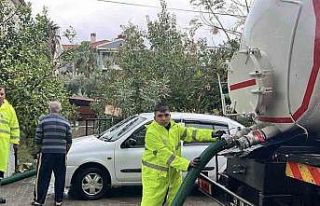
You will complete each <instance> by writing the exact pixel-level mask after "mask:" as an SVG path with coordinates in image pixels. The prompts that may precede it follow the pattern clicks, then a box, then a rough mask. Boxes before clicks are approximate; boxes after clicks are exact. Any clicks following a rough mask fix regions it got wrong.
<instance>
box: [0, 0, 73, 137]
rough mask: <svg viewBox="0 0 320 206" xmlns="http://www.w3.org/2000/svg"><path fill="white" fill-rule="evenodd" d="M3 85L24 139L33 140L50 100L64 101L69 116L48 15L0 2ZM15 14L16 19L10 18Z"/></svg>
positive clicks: (0, 0) (0, 75) (0, 76)
mask: <svg viewBox="0 0 320 206" xmlns="http://www.w3.org/2000/svg"><path fill="white" fill-rule="evenodd" d="M0 10H1V11H3V12H1V14H0V21H1V22H0V24H1V25H2V26H1V35H0V47H1V49H0V83H1V84H5V85H6V87H7V98H8V99H9V101H10V102H11V103H12V104H13V106H14V107H15V109H16V111H17V116H18V119H19V122H20V125H21V130H22V140H23V141H25V139H26V138H32V137H33V136H34V132H35V126H36V124H37V122H38V118H39V117H40V115H42V114H44V113H46V112H47V103H48V101H50V100H54V99H58V100H60V101H62V103H63V106H64V108H65V110H64V112H65V114H67V115H68V114H70V113H69V112H70V111H71V110H70V106H69V103H68V99H67V96H68V94H67V93H66V92H65V90H64V88H63V84H62V82H61V81H60V80H59V79H58V78H57V77H56V76H55V75H54V70H53V67H54V65H53V62H52V47H51V46H50V44H49V43H50V42H51V41H52V36H51V35H49V34H50V33H52V31H51V29H52V28H51V27H52V23H50V22H51V21H49V19H48V17H47V16H46V13H43V14H38V15H37V16H36V17H35V18H33V17H32V15H31V5H30V4H28V5H26V6H20V7H19V8H17V9H15V8H12V7H10V6H8V4H7V3H6V1H4V0H0ZM12 13H14V18H10V19H6V16H8V14H12Z"/></svg>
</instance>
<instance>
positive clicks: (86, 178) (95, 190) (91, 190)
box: [72, 168, 110, 200]
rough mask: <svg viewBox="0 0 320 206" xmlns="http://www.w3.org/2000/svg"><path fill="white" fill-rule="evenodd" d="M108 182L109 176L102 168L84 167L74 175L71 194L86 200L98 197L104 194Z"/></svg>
mask: <svg viewBox="0 0 320 206" xmlns="http://www.w3.org/2000/svg"><path fill="white" fill-rule="evenodd" d="M109 184H110V182H109V178H108V176H107V174H105V172H103V170H101V169H99V168H85V169H83V170H81V171H80V172H79V173H78V175H77V176H76V178H75V182H74V185H72V190H73V191H72V194H76V196H77V197H79V198H81V199H86V200H96V199H100V198H101V197H103V196H104V195H105V194H106V192H107V190H108V187H109ZM73 196H74V195H73Z"/></svg>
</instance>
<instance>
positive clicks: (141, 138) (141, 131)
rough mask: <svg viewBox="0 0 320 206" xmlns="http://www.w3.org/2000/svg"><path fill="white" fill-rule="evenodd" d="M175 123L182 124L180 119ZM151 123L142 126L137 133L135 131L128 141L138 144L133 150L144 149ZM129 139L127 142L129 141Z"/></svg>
mask: <svg viewBox="0 0 320 206" xmlns="http://www.w3.org/2000/svg"><path fill="white" fill-rule="evenodd" d="M174 121H175V122H181V120H180V119H174ZM150 123H151V122H148V123H146V124H145V125H143V126H141V127H140V128H139V129H137V130H136V131H134V132H133V133H132V134H131V135H130V137H129V138H128V139H134V140H136V144H135V146H133V148H141V147H144V144H145V141H144V138H145V136H146V131H147V128H146V125H148V124H150ZM128 139H127V140H128ZM123 147H125V146H124V145H123V146H122V148H123Z"/></svg>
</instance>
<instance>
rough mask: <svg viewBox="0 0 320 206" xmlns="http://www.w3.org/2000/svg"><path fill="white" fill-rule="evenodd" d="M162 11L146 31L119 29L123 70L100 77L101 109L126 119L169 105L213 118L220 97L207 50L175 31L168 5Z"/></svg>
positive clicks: (119, 59) (119, 55)
mask: <svg viewBox="0 0 320 206" xmlns="http://www.w3.org/2000/svg"><path fill="white" fill-rule="evenodd" d="M161 5H162V10H161V12H160V13H159V14H158V18H157V19H155V20H152V21H151V20H150V19H147V31H142V30H141V29H139V28H138V27H137V26H135V25H132V24H129V25H127V26H123V36H124V37H125V39H126V43H125V44H124V46H122V47H121V48H120V51H119V53H118V55H117V56H118V57H117V63H118V64H119V66H120V68H121V70H120V71H119V70H108V71H106V72H104V73H103V74H102V75H101V76H100V78H101V80H100V81H101V82H103V83H100V84H97V85H99V86H98V87H97V92H96V94H100V95H98V96H99V104H101V105H105V104H112V105H114V106H116V107H120V108H122V109H123V112H124V115H125V116H127V115H130V114H134V113H140V112H148V111H150V110H152V108H153V106H154V104H155V103H156V102H157V101H166V102H168V104H170V106H171V107H172V109H173V110H175V111H189V112H213V111H214V109H217V108H219V106H220V96H219V89H218V84H217V81H215V79H216V78H217V77H216V74H215V70H213V69H211V68H210V67H209V62H208V61H209V60H208V59H210V60H211V58H208V57H209V53H206V52H205V51H207V50H208V46H207V45H206V42H205V41H200V42H197V41H195V40H194V39H192V38H190V37H189V36H188V35H187V34H185V33H182V32H181V31H179V30H178V29H177V25H176V20H175V17H174V16H173V15H171V14H170V13H168V11H167V7H166V3H165V2H164V1H161ZM210 55H211V54H210ZM217 58H220V56H218V55H217ZM211 61H212V60H211ZM217 62H218V61H217ZM217 62H212V64H215V63H217ZM210 66H211V65H210ZM95 108H97V106H95Z"/></svg>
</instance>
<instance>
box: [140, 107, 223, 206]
mask: <svg viewBox="0 0 320 206" xmlns="http://www.w3.org/2000/svg"><path fill="white" fill-rule="evenodd" d="M223 133H224V132H223V131H216V132H214V131H213V130H209V129H195V128H186V127H184V126H183V125H181V124H177V123H175V122H174V121H173V120H172V119H171V115H170V109H169V107H168V106H167V105H166V104H163V103H159V104H157V105H156V106H155V109H154V121H153V122H152V123H151V124H150V125H148V126H147V132H146V137H145V151H144V154H143V157H142V186H143V194H142V202H141V205H142V206H161V205H162V204H163V203H164V202H166V204H167V205H171V203H172V201H173V199H174V197H175V195H176V193H177V192H178V189H179V187H180V185H181V183H182V175H181V171H187V170H188V169H190V168H192V167H197V166H198V164H199V162H200V160H199V158H195V159H194V160H193V161H189V160H187V159H185V158H183V157H182V156H181V141H186V142H192V141H200V142H201V141H206V142H207V141H211V142H215V141H216V140H217V138H218V137H221V136H222V135H223Z"/></svg>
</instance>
